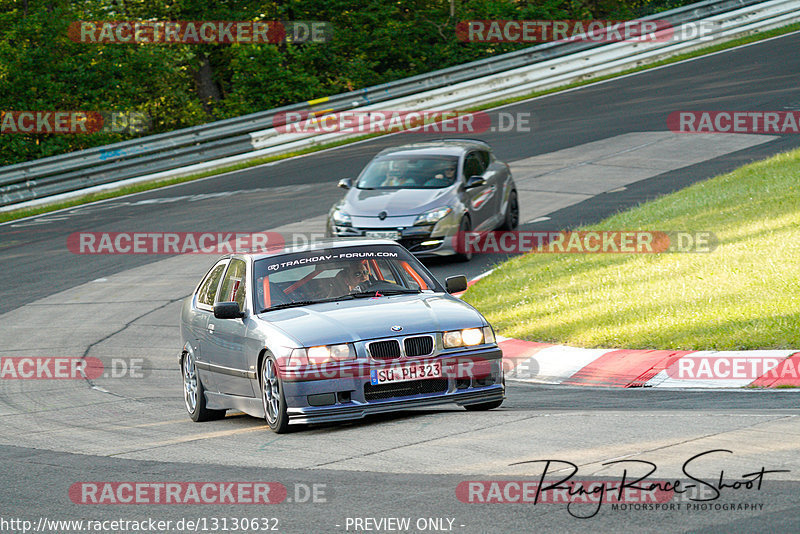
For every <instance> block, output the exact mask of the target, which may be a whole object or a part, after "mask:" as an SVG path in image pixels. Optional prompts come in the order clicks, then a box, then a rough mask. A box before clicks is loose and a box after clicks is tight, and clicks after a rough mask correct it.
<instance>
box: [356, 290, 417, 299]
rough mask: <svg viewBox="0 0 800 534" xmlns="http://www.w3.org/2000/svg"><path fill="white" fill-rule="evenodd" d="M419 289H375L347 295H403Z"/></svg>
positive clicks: (361, 296) (360, 296)
mask: <svg viewBox="0 0 800 534" xmlns="http://www.w3.org/2000/svg"><path fill="white" fill-rule="evenodd" d="M419 292H420V290H419V289H377V290H374V291H360V292H358V293H350V295H347V296H349V297H352V298H365V297H386V296H388V295H405V294H411V293H419Z"/></svg>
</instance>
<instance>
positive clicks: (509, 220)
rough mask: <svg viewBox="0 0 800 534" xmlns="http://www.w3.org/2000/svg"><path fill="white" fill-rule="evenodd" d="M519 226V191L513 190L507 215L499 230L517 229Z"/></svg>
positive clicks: (509, 198)
mask: <svg viewBox="0 0 800 534" xmlns="http://www.w3.org/2000/svg"><path fill="white" fill-rule="evenodd" d="M517 226H519V200H518V198H517V192H516V191H511V195H509V197H508V209H507V210H506V217H505V220H504V221H503V224H502V226H500V228H499V230H516V229H517Z"/></svg>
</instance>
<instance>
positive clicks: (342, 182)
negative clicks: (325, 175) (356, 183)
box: [338, 178, 353, 189]
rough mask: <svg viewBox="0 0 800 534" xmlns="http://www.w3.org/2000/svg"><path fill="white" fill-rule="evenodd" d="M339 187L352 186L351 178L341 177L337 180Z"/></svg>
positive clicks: (347, 187) (346, 187)
mask: <svg viewBox="0 0 800 534" xmlns="http://www.w3.org/2000/svg"><path fill="white" fill-rule="evenodd" d="M338 185H339V187H341V188H342V189H350V188H351V187H353V179H352V178H342V179H341V180H339V184H338Z"/></svg>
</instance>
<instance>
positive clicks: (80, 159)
mask: <svg viewBox="0 0 800 534" xmlns="http://www.w3.org/2000/svg"><path fill="white" fill-rule="evenodd" d="M787 1H788V0H787ZM775 3H779V4H780V3H785V2H780V1H773V2H764V1H763V0H707V1H705V2H700V3H697V4H692V5H688V6H684V7H680V8H677V9H673V10H670V11H666V12H663V13H658V14H655V15H651V16H648V17H643V18H642V19H641V20H664V21H667V22H669V23H670V24H671V25H673V26H678V25H680V24H684V23H688V22H696V21H700V20H703V19H707V18H710V17H714V16H717V15H723V14H726V13H732V12H736V11H737V10H742V9H743V8H748V7H749V6H754V7H764V8H766V6H768V5H772V4H775ZM795 3H796V2H795ZM749 22H751V21H750V20H745V21H744V23H745V24H746V23H749ZM616 44H621V43H610V44H609V43H601V42H569V43H559V42H549V43H543V44H539V45H535V46H532V47H528V48H525V49H522V50H517V51H515V52H511V53H508V54H504V55H502V56H496V57H492V58H486V59H482V60H479V61H475V62H471V63H466V64H463V65H457V66H454V67H449V68H446V69H441V70H437V71H434V72H430V73H427V74H423V75H418V76H413V77H410V78H405V79H402V80H398V81H395V82H390V83H386V84H382V85H377V86H373V87H369V88H366V89H361V90H358V91H352V92H349V93H342V94H338V95H334V96H331V97H325V98H320V99H317V100H311V101H308V102H302V103H298V104H293V105H290V106H283V107H280V108H276V109H272V110H268V111H263V112H259V113H254V114H251V115H246V116H242V117H236V118H232V119H226V120H223V121H217V122H212V123H207V124H203V125H200V126H195V127H192V128H185V129H182V130H176V131H173V132H168V133H163V134H157V135H152V136H147V137H142V138H137V139H131V140H128V141H123V142H120V143H115V144H111V145H106V146H102V147H95V148H91V149H87V150H81V151H76V152H71V153H67V154H62V155H59V156H53V157H48V158H43V159H38V160H33V161H29V162H25V163H20V164H16V165H11V166H7V167H2V168H0V206H9V207H12V208H13V207H14V205H15V204H19V203H25V204H29V202H27V201H31V200H34V199H41V198H46V197H50V196H52V195H59V194H63V193H68V192H72V191H79V190H82V189H85V188H89V187H93V186H98V185H102V184H112V183H118V182H121V181H124V180H130V179H136V178H139V177H142V176H146V177H152V178H154V179H155V178H157V177H159V176H161V177H167V176H170V175H171V176H180V175H183V174H189V173H191V172H197V170H192V167H195V168H196V167H197V166H198V164H204V163H206V162H214V161H215V160H217V161H225V159H226V158H228V159H231V157H232V156H236V158H235V159H241V160H244V159H248V158H249V157H251V156H252V157H258V156H261V155H263V153H264V152H265V150H263V149H264V148H265V147H269V146H270V143H273V144H274V145H275V149H274V150H269V152H272V153H279V152H281V151H283V152H287V151H291V150H294V149H296V148H297V147H298V146H302V145H305V146H308V145H311V144H313V142H310V141H309V140H308V139H304V140H299V141H298V138H297V137H296V136H295V137H294V139H293V140H292V141H293V142H287V140H285V139H282V138H281V136H279V135H276V134H275V129H274V127H275V126H281V124H276V123H275V118H276V117H283V116H285V115H284V114H285V113H286V112H289V111H306V112H308V111H314V110H317V111H319V110H321V109H324V110H325V111H326V112H336V111H344V110H348V109H353V108H363V109H369V108H372V107H374V106H375V105H376V104H378V103H388V102H394V103H395V105H397V104H398V103H400V102H406V103H408V102H409V101H422V102H425V101H427V102H429V103H432V102H434V101H435V102H436V103H437V104H436V105H441V102H442V101H443V100H442V98H438V99H437V98H433V99H431V98H428V97H426V96H423V97H422V98H420V95H431V94H432V93H436V92H437V90H438V91H440V92H448V91H449V90H450V89H451V88H453V89H455V88H458V87H459V86H464V85H469V84H470V83H472V84H473V85H474V84H481V83H483V82H484V81H489V80H497V79H499V78H502V77H504V76H505V75H506V74H508V75H509V76H511V77H513V76H519V75H520V73H523V72H524V71H526V70H528V69H529V68H530V67H532V66H533V67H534V68H535V66H536V65H539V64H543V63H551V62H555V63H558V62H568V61H569V58H570V57H575V56H585V57H589V56H593V55H595V56H596V55H598V54H599V53H601V52H602V51H603V50H607V49H609V48H613V47H614V45H616ZM598 49H599V50H598ZM459 92H460V91H450V93H451V95H452V94H455V100H453V99H452V98H451V99H450V100H451V101H458V99H459V98H461V99H462V101H463V98H464V96H463V95H461V96H459V94H458V93H459ZM331 136H335V134H323V135H320V136H316V137H317V138H319V139H320V140H327V139H328V138H330V137H331ZM340 137H341V136H340ZM271 138H272V139H271ZM258 149H261V150H258ZM218 166H222V164H220V165H218ZM209 168H211V167H209Z"/></svg>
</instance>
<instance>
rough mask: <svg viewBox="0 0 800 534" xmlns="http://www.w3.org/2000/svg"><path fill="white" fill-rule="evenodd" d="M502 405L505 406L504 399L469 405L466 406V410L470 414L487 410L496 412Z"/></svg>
mask: <svg viewBox="0 0 800 534" xmlns="http://www.w3.org/2000/svg"><path fill="white" fill-rule="evenodd" d="M501 404H503V399H500V400H498V401H492V402H482V403H480V404H467V405H465V406H464V408H466V409H467V411H469V412H484V411H486V410H494V409H495V408H499V407H500V405H501Z"/></svg>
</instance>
